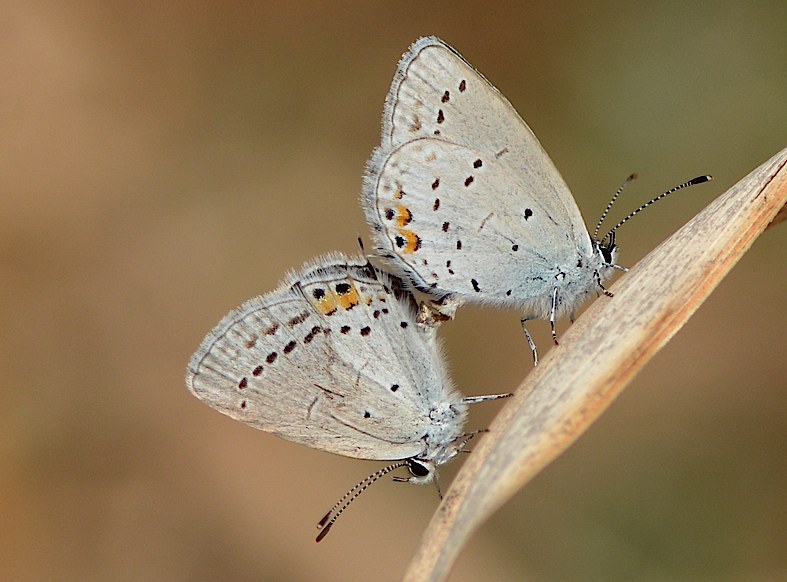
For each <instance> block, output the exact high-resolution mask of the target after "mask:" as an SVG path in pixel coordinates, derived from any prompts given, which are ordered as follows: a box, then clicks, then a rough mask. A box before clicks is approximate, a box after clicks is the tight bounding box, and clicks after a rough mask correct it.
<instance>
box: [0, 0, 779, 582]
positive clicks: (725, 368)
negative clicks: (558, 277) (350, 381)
mask: <svg viewBox="0 0 787 582" xmlns="http://www.w3.org/2000/svg"><path fill="white" fill-rule="evenodd" d="M2 12H3V17H2V24H0V31H1V32H0V74H1V75H2V77H1V78H2V88H1V89H0V168H2V169H1V170H0V224H1V225H2V227H1V228H0V269H1V271H0V306H1V307H0V318H1V319H0V348H1V349H0V362H2V364H1V366H2V384H0V515H1V516H2V526H1V527H0V578H2V579H3V580H59V581H69V580H80V581H83V580H189V581H201V580H274V581H279V580H281V581H288V580H321V581H326V582H330V581H340V580H341V581H348V580H351V581H355V580H397V579H399V578H400V577H401V575H402V572H403V571H404V568H405V565H406V563H407V561H408V560H409V558H410V556H411V555H412V552H413V549H414V547H415V545H416V544H417V542H418V540H419V538H420V536H421V533H422V531H423V529H424V527H425V525H426V523H427V521H428V520H429V517H430V515H431V514H432V512H433V510H434V509H435V507H436V506H437V503H438V499H437V496H436V495H435V492H434V490H433V489H432V488H430V487H425V488H418V487H411V486H403V485H401V484H396V483H392V482H390V481H389V480H387V479H386V480H384V481H383V482H381V483H378V484H376V485H375V486H374V487H372V488H371V489H370V490H369V491H368V492H367V493H365V494H364V496H362V497H361V498H360V499H359V500H358V501H357V502H356V503H355V505H354V506H353V507H351V508H350V510H349V511H348V512H347V513H346V514H345V515H344V516H343V517H342V519H341V520H340V521H339V523H338V524H337V525H336V527H335V528H334V530H333V531H332V533H331V535H330V536H328V538H326V540H325V541H324V542H323V543H321V544H320V545H315V543H314V535H315V534H316V529H315V523H316V521H317V519H319V517H320V516H321V515H322V514H323V513H324V512H325V511H326V510H327V509H328V508H329V507H330V506H331V505H332V504H333V502H334V501H335V500H336V499H337V498H338V497H339V496H340V495H341V494H342V493H344V491H345V490H346V489H347V488H349V487H350V486H352V485H353V484H355V483H356V482H357V481H358V480H360V479H361V478H363V477H364V476H366V475H367V474H368V473H370V472H372V471H374V470H375V469H377V468H378V467H379V466H380V464H379V463H373V462H366V461H357V460H352V459H344V458H341V457H337V456H333V455H330V454H328V453H324V452H321V451H314V450H310V449H306V448H304V447H299V446H297V445H294V444H291V443H287V442H284V441H281V440H278V439H276V438H274V437H272V436H270V435H266V434H264V433H262V432H258V431H255V430H253V429H251V428H248V427H246V426H243V425H241V424H239V423H236V422H234V421H232V420H230V419H229V418H227V417H224V416H222V415H220V414H219V413H217V412H215V411H213V410H211V409H209V408H208V407H206V406H205V405H203V404H201V403H200V402H198V401H197V400H196V399H194V398H192V397H191V396H190V395H189V394H188V393H187V392H186V389H185V387H184V383H183V375H184V370H185V366H186V362H187V360H188V358H189V356H190V354H191V353H192V351H193V350H194V349H195V348H196V347H197V345H198V344H199V342H200V340H201V338H202V337H203V335H204V334H205V333H206V332H207V331H208V330H209V329H210V328H211V327H212V326H213V325H214V324H215V323H216V322H217V321H218V320H219V318H221V317H222V316H223V315H224V313H225V312H227V311H228V310H229V309H230V308H232V307H234V306H236V305H237V304H239V303H240V302H242V301H243V300H245V299H247V298H249V297H251V296H254V295H256V294H260V293H263V292H265V291H267V290H270V289H271V288H273V287H274V286H275V285H276V284H277V282H278V281H279V280H280V278H281V277H282V276H283V274H284V273H285V271H286V270H287V269H289V268H291V267H297V266H299V265H300V264H301V263H302V262H303V261H305V260H307V259H309V258H311V257H314V256H315V255H318V254H321V253H324V252H326V251H329V250H340V251H344V252H350V253H351V252H354V251H356V250H357V243H356V237H357V236H358V235H361V236H364V237H365V238H367V240H368V237H367V235H366V232H367V229H366V226H365V224H364V221H363V215H362V212H361V209H360V207H359V205H358V203H357V196H358V192H359V188H360V182H361V175H362V171H363V167H364V163H365V162H366V159H367V157H368V156H369V153H370V152H371V150H372V148H373V147H375V145H376V144H377V143H378V137H379V119H380V115H381V112H382V107H383V100H384V97H385V94H386V92H387V90H388V86H389V83H390V81H391V78H392V75H393V72H394V70H395V67H396V63H397V60H398V59H399V57H400V55H401V54H402V52H404V51H405V50H406V49H407V47H408V45H409V44H410V43H411V42H412V41H414V40H415V39H416V38H417V37H418V36H421V35H426V34H436V35H438V36H440V37H442V38H443V39H444V40H446V41H447V42H449V43H450V44H452V45H453V46H454V47H456V48H457V50H459V51H460V52H461V53H462V54H464V56H465V57H466V58H467V59H468V60H469V61H470V62H471V63H473V64H474V65H475V66H476V67H477V68H478V69H479V70H481V71H482V72H483V74H484V75H485V76H486V77H487V78H488V79H490V81H491V82H493V83H494V84H495V85H496V86H497V87H498V88H499V89H500V90H501V91H502V92H503V93H504V94H505V95H506V96H507V97H508V98H509V99H510V101H511V102H512V103H513V104H514V106H515V107H516V108H517V109H518V111H519V112H520V113H521V114H522V116H523V117H524V118H525V119H526V120H527V121H528V123H529V124H530V125H531V127H532V128H533V130H534V131H535V133H536V134H537V135H538V136H539V138H540V139H541V141H542V143H543V145H544V147H545V148H546V149H547V151H548V152H549V153H550V155H551V156H552V158H553V159H554V161H555V164H556V165H557V167H558V168H559V169H560V170H561V172H562V173H563V176H564V177H565V178H566V180H567V182H568V183H569V185H570V186H571V188H572V190H573V192H574V194H575V197H576V199H577V202H578V204H579V206H580V208H581V209H582V211H583V213H584V215H585V217H586V219H587V221H588V222H591V223H593V222H595V219H596V217H597V216H598V215H599V213H600V211H601V210H602V208H603V206H604V204H606V202H607V200H608V199H609V197H610V195H611V194H612V193H613V192H614V190H615V189H616V187H617V186H618V185H619V184H620V182H622V180H623V179H624V178H625V177H626V176H627V175H628V174H629V173H631V172H633V171H636V172H639V173H640V176H641V178H640V180H639V181H637V182H636V183H635V184H633V185H632V186H631V187H630V188H629V189H628V190H627V192H626V194H625V196H624V197H623V201H622V202H621V204H620V207H619V208H618V209H617V210H616V212H617V214H615V216H614V217H613V218H619V217H620V216H622V215H623V213H624V211H626V210H628V209H629V208H630V207H633V206H634V205H636V204H638V203H639V202H641V201H643V200H645V199H646V198H648V197H650V196H652V195H655V194H657V193H658V192H660V191H662V190H663V189H666V188H669V187H670V186H673V185H675V184H677V183H679V182H681V181H683V180H685V179H687V178H691V177H693V176H695V175H698V174H703V173H710V174H713V175H714V176H715V177H716V181H715V182H713V183H712V184H710V185H703V186H701V187H697V188H693V189H691V190H689V191H685V192H683V193H682V194H680V195H679V196H676V197H674V198H672V199H670V200H667V201H665V202H663V203H661V204H659V205H657V206H656V207H654V208H653V209H652V210H649V211H648V212H647V213H645V214H644V215H643V216H641V217H639V218H638V219H637V220H636V221H633V222H632V223H630V224H629V225H627V226H626V227H625V228H624V229H622V230H621V232H620V233H619V243H620V246H621V249H622V252H621V262H622V263H623V264H627V265H634V264H635V263H636V262H637V261H638V260H639V259H640V258H641V257H643V256H644V255H645V254H646V253H647V252H648V251H649V250H650V249H652V248H653V247H654V246H655V245H657V244H658V243H659V242H660V241H661V240H663V239H664V238H666V237H667V236H668V235H670V234H671V233H672V232H673V231H675V230H676V229H677V228H678V227H679V226H681V225H682V224H683V223H684V222H686V221H687V220H688V219H689V218H691V217H692V216H693V215H694V214H695V213H696V212H698V211H699V210H700V209H701V208H703V207H704V206H705V205H706V204H707V203H709V202H710V201H711V200H712V199H713V198H714V197H715V196H717V195H719V194H720V193H722V192H723V191H724V190H726V189H727V188H728V187H729V186H730V185H732V184H734V183H735V182H736V181H737V180H738V179H739V178H741V177H742V176H744V175H745V174H747V173H748V172H749V171H751V170H752V169H753V168H755V167H756V166H758V165H759V164H760V163H761V162H763V161H764V160H766V159H767V158H769V157H770V156H771V155H772V154H774V153H775V152H776V151H778V150H779V149H781V148H782V147H784V146H785V145H787V106H785V104H787V76H786V75H785V70H787V69H785V66H786V65H787V41H785V39H787V4H785V3H784V2H775V1H774V2H758V1H754V2H746V3H740V2H732V1H726V2H725V1H722V2H716V3H686V2H655V3H654V2H639V3H630V2H615V1H613V2H603V3H597V2H596V3H585V2H551V1H550V2H545V1H539V2H495V1H490V2H483V3H481V2H478V3H473V5H470V3H457V2H438V3H422V2H388V3H377V2H361V1H357V2H341V3H335V2H297V1H296V2H292V1H286V2H284V1H273V2H266V3H260V4H257V5H253V4H252V3H242V2H234V3H227V2H198V3H191V2H175V3H167V4H166V5H164V4H160V3H150V2H143V3H134V2H107V3H101V2H85V1H77V2H70V3H62V2H54V1H51V0H42V1H40V2H13V1H12V2H7V3H6V4H5V6H4V7H3V10H2ZM785 244H787V227H786V226H782V227H780V228H776V229H774V230H772V231H770V232H768V233H766V234H765V235H764V236H763V237H762V238H761V239H759V240H758V241H757V242H756V243H755V245H754V247H753V248H752V250H751V251H750V252H749V253H748V254H747V255H746V256H745V257H744V259H743V260H742V261H741V263H740V264H739V265H738V266H736V268H735V269H734V270H733V272H732V273H731V275H730V276H729V277H728V278H727V279H726V280H725V281H724V282H723V283H722V285H721V286H720V288H719V289H718V290H717V291H716V292H715V293H714V294H713V295H712V296H711V298H710V299H709V300H708V302H707V303H706V304H705V305H704V306H703V307H702V308H701V309H700V311H699V312H698V313H697V314H696V316H695V317H694V318H693V319H692V320H691V321H690V322H689V323H688V325H686V327H685V328H684V329H683V330H681V331H680V333H679V334H678V335H677V337H675V339H674V340H673V341H672V342H671V343H670V344H669V345H668V346H667V347H666V348H665V349H664V350H663V351H662V352H661V353H660V354H659V355H658V356H657V357H656V358H655V359H654V360H653V361H652V363H651V364H650V365H649V366H648V367H647V368H646V369H645V370H644V371H643V372H642V374H640V376H639V377H638V378H637V379H636V380H635V381H634V382H633V383H632V384H631V386H630V387H629V388H628V390H627V391H626V392H625V393H624V394H623V395H622V396H621V397H620V398H619V399H618V400H617V401H616V403H615V404H614V405H613V406H612V407H611V408H610V409H609V410H608V411H607V413H606V414H605V415H604V416H603V417H602V418H601V419H600V421H599V422H598V423H596V424H595V425H594V427H593V428H592V429H591V430H590V431H589V432H588V433H587V434H586V435H585V436H584V437H583V438H582V439H580V441H578V442H577V443H576V445H575V446H573V447H572V448H571V449H570V450H569V451H568V452H567V453H566V454H565V455H563V456H562V457H561V458H560V459H559V460H557V461H556V462H555V463H553V464H552V465H551V466H550V467H548V468H547V469H546V470H545V471H544V472H543V473H542V474H541V475H540V476H539V477H538V478H537V479H536V480H535V481H534V482H533V483H531V484H530V485H529V486H528V487H527V488H526V489H525V490H524V491H522V492H521V493H520V494H519V495H517V496H516V498H515V499H514V500H513V501H512V502H511V503H509V504H508V505H506V506H505V507H504V508H503V509H502V510H501V511H500V512H499V513H498V514H497V515H496V516H495V517H494V518H493V519H492V520H491V521H490V522H489V523H488V524H487V525H485V526H484V527H483V528H482V529H481V530H480V531H479V532H478V534H477V535H476V536H475V538H474V539H473V540H472V542H471V543H470V544H469V545H468V546H467V547H466V549H465V550H464V551H463V554H462V557H461V559H460V560H459V562H458V564H457V567H456V569H455V570H454V573H453V575H452V580H456V581H467V580H479V579H482V578H483V579H486V580H501V581H510V580H591V579H594V580H601V579H603V580H633V579H636V580H692V579H693V580H777V579H780V580H783V579H785V578H786V577H787V553H785V551H784V549H785V547H787V545H786V544H787V496H785V491H787V364H786V363H785V345H786V344H787V310H786V308H785V299H786V298H787V261H785V250H784V249H785ZM566 325H568V324H567V322H561V329H565V326H566ZM443 330H444V331H443V334H442V335H443V337H444V338H445V343H446V346H447V353H448V356H449V358H450V360H451V361H452V373H453V377H454V378H455V380H456V382H457V384H458V386H459V387H460V389H461V390H463V391H464V392H465V393H479V392H494V391H503V390H509V389H512V388H514V387H515V386H516V385H517V384H518V382H519V380H521V378H522V377H523V376H524V375H525V374H527V372H528V371H529V370H530V369H531V359H530V353H529V350H528V349H527V346H526V343H525V342H524V339H523V337H522V332H521V329H520V327H519V323H518V314H517V313H515V312H496V311H488V310H476V309H465V310H463V311H461V312H460V314H459V317H458V318H457V320H456V321H455V322H453V323H451V324H450V325H446V326H444V328H443ZM531 330H532V331H533V333H534V335H535V339H536V341H537V343H538V344H539V345H540V346H541V348H542V350H544V351H546V350H547V349H548V348H549V346H550V340H549V334H548V325H547V324H545V323H534V324H533V325H532V326H531ZM497 408H498V405H497V404H489V405H486V406H483V407H482V406H479V407H478V408H475V409H474V410H473V416H472V418H471V423H470V426H471V427H473V428H481V427H484V426H486V425H487V424H488V423H489V422H490V419H491V418H492V416H493V414H494V412H495V410H496V409H497ZM455 465H457V466H458V465H459V463H458V462H457V463H455ZM456 469H457V467H456V466H453V467H452V466H449V467H447V468H446V470H445V471H444V472H443V474H444V477H443V478H444V481H445V482H446V483H448V482H449V481H450V478H451V477H452V476H453V475H454V474H455V471H456Z"/></svg>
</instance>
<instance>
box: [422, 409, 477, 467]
mask: <svg viewBox="0 0 787 582" xmlns="http://www.w3.org/2000/svg"><path fill="white" fill-rule="evenodd" d="M466 417H467V405H465V404H463V403H461V402H439V403H438V404H436V405H435V406H433V407H432V409H431V410H430V411H429V426H428V428H427V432H426V434H425V435H424V443H425V445H426V450H425V451H424V453H423V455H421V456H420V457H419V458H420V459H422V460H427V461H433V462H434V464H435V465H436V466H440V465H442V464H444V463H447V462H448V461H450V460H451V459H452V458H454V457H455V456H456V454H457V453H458V452H459V450H460V448H461V446H460V441H461V439H462V437H463V435H464V431H463V430H462V427H463V426H464V424H465V419H466Z"/></svg>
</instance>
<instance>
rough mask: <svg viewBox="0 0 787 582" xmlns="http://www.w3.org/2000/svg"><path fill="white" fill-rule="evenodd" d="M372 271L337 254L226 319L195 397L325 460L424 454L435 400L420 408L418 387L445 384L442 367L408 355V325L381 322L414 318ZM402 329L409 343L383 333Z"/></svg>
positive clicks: (202, 365)
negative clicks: (321, 453) (326, 457)
mask: <svg viewBox="0 0 787 582" xmlns="http://www.w3.org/2000/svg"><path fill="white" fill-rule="evenodd" d="M337 263H338V264H337ZM368 269H371V267H369V266H368V265H366V264H365V263H362V262H361V261H358V260H348V259H346V258H344V257H341V256H336V255H334V256H332V257H330V261H328V260H322V261H318V262H315V263H312V264H310V266H309V267H307V268H306V269H304V270H303V271H302V272H301V273H296V274H294V275H293V276H291V278H290V280H289V281H288V282H287V283H285V284H284V285H283V286H282V287H280V288H279V289H277V290H276V291H274V292H272V293H269V294H267V295H265V296H262V297H259V298H256V299H252V300H250V301H248V302H247V303H245V304H244V305H242V306H241V307H240V308H238V309H237V310H235V311H233V312H232V313H230V314H229V315H228V316H226V317H225V318H224V319H223V320H222V321H221V323H219V325H218V326H217V327H216V328H215V329H214V330H213V331H212V332H211V333H210V334H208V336H207V337H206V338H205V340H204V341H203V343H202V345H201V346H200V348H199V349H198V350H197V352H196V353H195V354H194V356H193V357H192V359H191V362H190V364H189V368H188V371H187V385H188V387H189V390H190V391H191V392H192V393H193V394H194V395H195V396H197V397H198V398H200V399H201V400H203V401H204V402H205V403H207V404H208V405H210V406H211V407H213V408H216V409H217V410H219V411H221V412H223V413H224V414H227V415H229V416H231V417H232V418H235V419H237V420H239V421H241V422H244V423H246V424H249V425H251V426H253V427H255V428H258V429H261V430H264V431H266V432H270V433H272V434H275V435H277V436H279V437H282V438H285V439H287V440H290V441H294V442H297V443H300V444H304V445H307V446H311V447H314V448H319V449H323V450H327V451H329V452H333V453H337V454H341V455H346V456H350V457H357V458H365V459H403V458H409V457H411V456H415V455H418V454H420V453H421V452H423V450H424V444H423V442H422V440H421V439H422V437H423V435H424V434H425V433H426V430H427V426H428V409H427V408H426V404H425V403H424V402H425V400H426V399H427V398H428V397H430V396H431V394H426V395H424V397H423V398H424V400H419V396H418V393H417V391H416V388H415V384H416V379H415V378H414V377H418V375H419V374H420V375H421V377H420V378H419V379H420V380H422V381H424V382H427V383H435V382H439V381H441V380H442V379H441V378H436V377H435V376H434V374H438V375H439V373H440V371H441V370H442V368H441V364H440V362H438V363H437V364H436V365H433V362H431V361H430V358H433V357H435V353H434V352H430V351H428V350H427V351H425V352H421V353H420V354H418V355H417V356H413V354H412V353H411V349H410V348H407V347H402V346H401V344H402V342H404V341H405V340H406V338H405V337H404V332H406V330H405V329H403V328H402V327H401V322H400V321H398V320H397V321H396V322H394V321H390V322H388V323H387V324H386V323H383V322H385V321H386V320H385V318H386V317H402V312H403V311H404V312H405V315H408V316H409V317H411V318H413V320H414V316H413V315H412V313H411V312H409V311H408V309H409V306H407V307H404V308H403V307H402V306H401V305H400V304H399V303H398V302H397V301H394V300H393V295H389V293H388V291H386V285H385V284H384V283H382V282H381V281H379V280H377V279H376V277H375V276H374V275H375V272H374V271H373V270H368ZM368 274H371V275H372V276H371V277H369V276H367V275H368ZM392 306H393V307H392ZM384 310H385V311H384ZM394 323H395V325H396V327H397V328H398V329H399V330H401V332H402V333H400V334H398V335H397V334H393V335H391V334H387V333H386V332H385V331H384V330H385V329H386V328H387V327H391V328H393V325H394ZM413 325H415V324H414V323H413ZM413 339H414V340H415V341H416V342H418V340H419V339H420V336H418V335H415V336H414V338H413ZM421 341H422V342H423V341H424V340H423V339H421ZM386 354H390V355H388V356H387V361H383V362H381V360H384V358H383V356H385V355H386ZM413 357H415V358H416V361H415V362H412V361H410V360H412V359H413ZM438 357H439V356H438ZM418 358H420V360H418ZM386 364H387V365H386ZM424 370H427V372H425V371H424ZM428 370H437V372H433V373H432V374H433V375H432V376H429V375H428V374H429V372H428ZM424 374H427V375H426V376H424ZM397 382H399V383H400V386H397V387H396V388H395V389H392V386H393V385H395V384H396V383H397ZM400 388H401V389H400ZM432 390H433V391H437V392H439V391H440V388H432Z"/></svg>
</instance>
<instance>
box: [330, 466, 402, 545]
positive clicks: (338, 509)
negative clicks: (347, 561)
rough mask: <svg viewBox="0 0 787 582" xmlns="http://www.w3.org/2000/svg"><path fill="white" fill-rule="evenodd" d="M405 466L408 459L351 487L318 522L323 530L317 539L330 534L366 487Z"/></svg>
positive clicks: (385, 468)
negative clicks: (340, 517)
mask: <svg viewBox="0 0 787 582" xmlns="http://www.w3.org/2000/svg"><path fill="white" fill-rule="evenodd" d="M405 466H407V462H406V461H400V462H398V463H394V464H393V465H388V466H387V467H384V468H382V469H380V470H379V471H376V472H374V473H372V474H371V475H369V476H368V477H366V478H365V479H364V480H363V481H361V482H360V483H358V484H357V485H356V486H355V487H353V488H352V489H350V490H349V491H348V492H347V493H345V494H344V497H342V498H341V499H339V501H337V502H336V504H335V505H334V506H333V507H331V510H330V511H329V512H328V513H326V514H325V517H323V518H322V519H321V520H320V521H319V523H318V524H317V529H319V530H322V531H320V533H319V535H318V536H317V539H316V541H317V542H319V541H320V540H322V538H324V537H325V536H326V535H328V532H329V531H330V529H331V527H332V526H333V524H334V523H336V520H337V519H339V516H340V515H341V514H342V513H344V510H345V509H347V508H348V507H349V506H350V504H351V503H352V502H353V501H355V500H356V499H357V498H358V496H359V495H360V494H361V493H363V492H364V491H366V488H367V487H369V485H371V484H372V483H374V482H375V481H377V480H378V479H379V478H380V477H383V476H385V475H387V474H388V473H390V472H391V471H393V470H394V469H398V468H399V467H405Z"/></svg>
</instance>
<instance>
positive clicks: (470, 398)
mask: <svg viewBox="0 0 787 582" xmlns="http://www.w3.org/2000/svg"><path fill="white" fill-rule="evenodd" d="M509 396H513V394H511V393H510V392H509V393H508V394H484V395H482V396H466V397H465V398H462V402H463V403H465V404H478V403H479V402H488V401H489V400H499V399H500V398H508V397H509Z"/></svg>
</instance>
